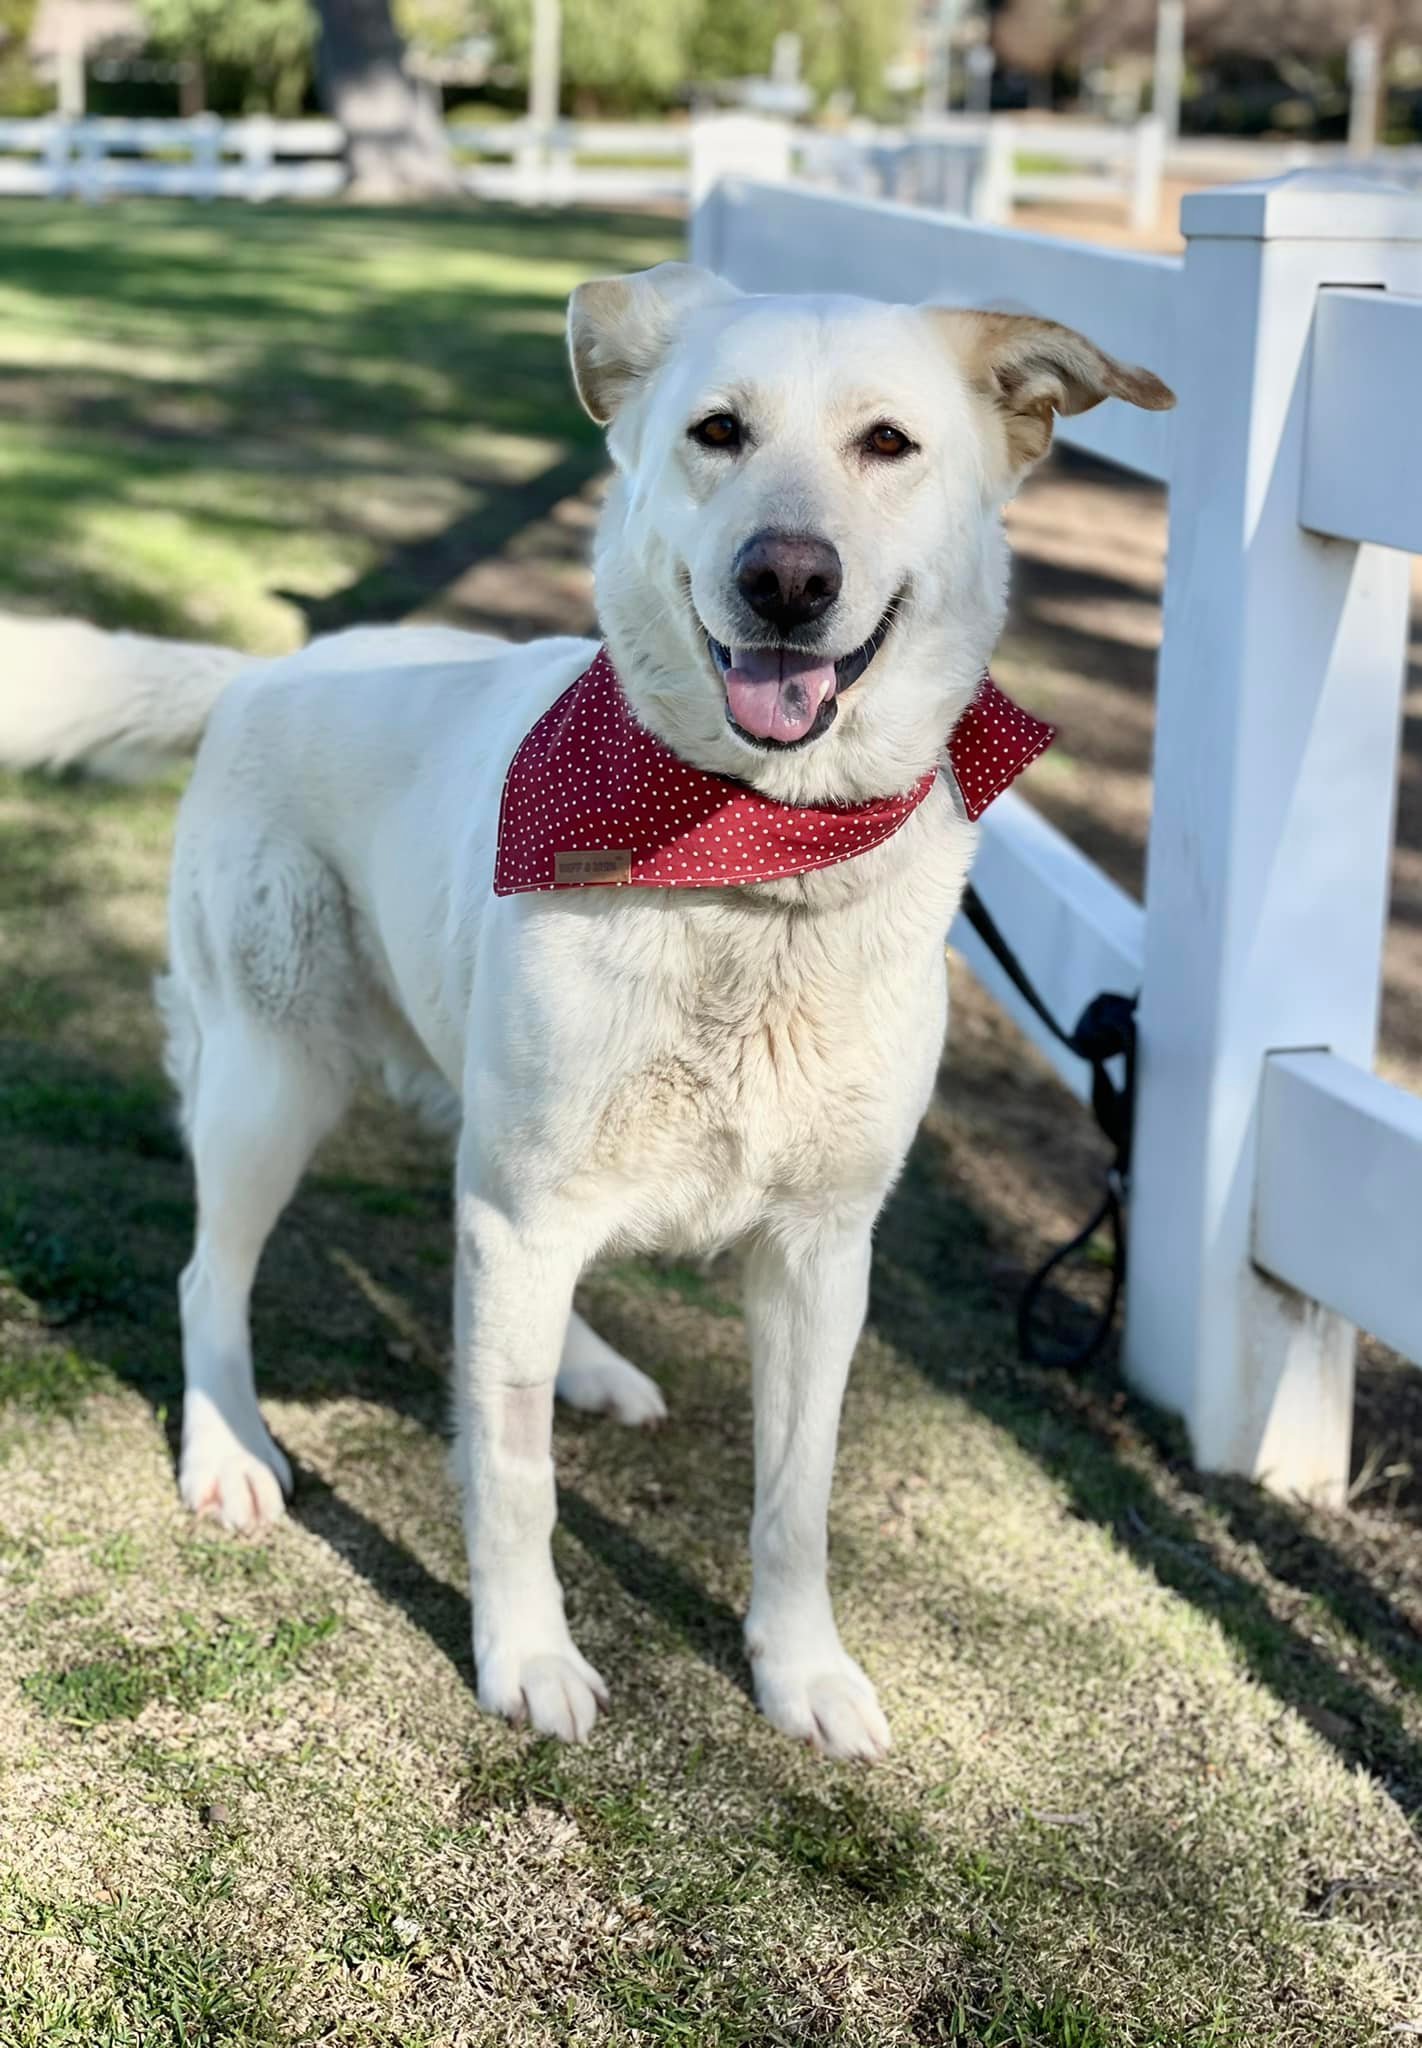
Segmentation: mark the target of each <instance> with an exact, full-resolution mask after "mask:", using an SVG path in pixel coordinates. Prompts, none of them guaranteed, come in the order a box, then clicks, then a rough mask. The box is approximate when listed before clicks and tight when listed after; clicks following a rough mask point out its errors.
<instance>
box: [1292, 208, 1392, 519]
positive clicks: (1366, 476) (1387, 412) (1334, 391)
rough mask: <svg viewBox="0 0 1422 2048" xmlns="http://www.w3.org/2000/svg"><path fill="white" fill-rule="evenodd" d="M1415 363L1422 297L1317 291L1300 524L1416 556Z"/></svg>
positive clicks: (1383, 293) (1387, 293)
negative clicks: (1377, 542) (1373, 542)
mask: <svg viewBox="0 0 1422 2048" xmlns="http://www.w3.org/2000/svg"><path fill="white" fill-rule="evenodd" d="M1419 225H1422V208H1419ZM1419 369H1422V298H1411V297H1405V296H1403V295H1401V294H1399V293H1395V292H1378V291H1344V290H1341V289H1338V288H1334V289H1332V290H1328V291H1323V292H1320V293H1319V295H1318V311H1317V312H1316V314H1315V315H1314V325H1313V362H1312V369H1311V373H1310V379H1309V408H1308V441H1307V444H1306V448H1305V455H1304V471H1303V484H1302V488H1301V491H1300V496H1299V519H1300V521H1301V523H1302V524H1303V525H1304V526H1307V527H1311V528H1312V529H1313V530H1314V532H1316V533H1326V534H1331V535H1333V536H1334V537H1335V538H1337V539H1340V540H1353V541H1379V542H1381V543H1382V544H1383V545H1384V546H1385V547H1393V548H1404V549H1406V550H1407V551H1408V552H1409V553H1411V554H1422V488H1419V483H1418V479H1419V478H1422V405H1419V404H1418V401H1417V377H1418V371H1419Z"/></svg>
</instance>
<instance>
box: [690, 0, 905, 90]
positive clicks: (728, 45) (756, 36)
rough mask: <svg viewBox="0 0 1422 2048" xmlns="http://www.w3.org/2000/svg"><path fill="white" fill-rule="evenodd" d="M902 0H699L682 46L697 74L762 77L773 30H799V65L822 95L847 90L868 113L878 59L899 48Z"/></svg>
mask: <svg viewBox="0 0 1422 2048" xmlns="http://www.w3.org/2000/svg"><path fill="white" fill-rule="evenodd" d="M907 14H908V9H907V5H906V0H700V4H699V5H698V7H697V10H696V21H695V25H694V28H693V31H692V35H691V41H690V45H689V49H688V57H689V60H690V62H689V67H688V68H689V70H690V73H691V75H692V76H693V77H694V78H695V79H697V80H700V81H709V80H715V79H722V78H752V77H762V76H764V74H765V73H766V72H767V71H769V69H770V58H771V52H772V50H773V49H774V47H775V38H776V37H777V36H778V35H780V34H781V33H782V32H787V31H788V32H790V33H793V34H795V35H798V36H799V38H800V53H801V56H800V63H801V71H802V74H803V76H804V78H805V79H806V81H807V83H808V84H809V85H810V86H811V87H812V88H813V89H814V91H815V93H816V96H817V97H818V98H820V99H825V98H827V97H828V96H829V95H830V94H831V93H835V92H842V91H847V92H849V93H850V94H851V95H852V96H853V99H854V103H855V105H856V106H857V107H858V108H859V109H860V110H861V111H862V112H865V113H873V112H874V111H875V110H876V109H877V107H878V105H879V103H880V101H881V100H882V98H883V95H884V66H885V65H886V64H888V63H890V62H891V61H892V59H893V58H895V57H897V56H898V55H899V54H900V52H901V51H902V49H903V45H904V40H905V30H906V25H907Z"/></svg>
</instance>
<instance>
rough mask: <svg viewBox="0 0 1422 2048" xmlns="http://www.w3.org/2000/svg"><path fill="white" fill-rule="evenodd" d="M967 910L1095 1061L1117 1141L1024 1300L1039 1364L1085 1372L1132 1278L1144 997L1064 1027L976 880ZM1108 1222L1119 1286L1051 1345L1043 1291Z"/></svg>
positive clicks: (1046, 1019)
mask: <svg viewBox="0 0 1422 2048" xmlns="http://www.w3.org/2000/svg"><path fill="white" fill-rule="evenodd" d="M963 915H964V916H965V917H966V918H967V920H968V923H969V924H970V925H971V926H972V928H973V930H974V931H975V932H976V933H977V935H978V937H979V938H980V939H981V940H982V942H983V944H984V945H985V946H986V947H987V949H988V951H989V952H990V953H991V954H992V957H993V959H994V960H996V962H997V964H998V966H999V967H1000V968H1001V969H1002V971H1003V973H1004V974H1005V975H1006V976H1007V978H1008V980H1009V981H1010V982H1011V983H1012V985H1013V987H1014V988H1015V989H1016V990H1017V992H1018V994H1019V995H1020V996H1021V997H1022V999H1023V1001H1024V1002H1026V1003H1028V1004H1030V1006H1031V1008H1032V1009H1033V1010H1034V1011H1035V1012H1036V1014H1037V1015H1038V1016H1039V1017H1040V1018H1041V1020H1042V1022H1043V1023H1044V1024H1045V1025H1046V1027H1047V1029H1048V1030H1049V1031H1050V1032H1051V1034H1052V1036H1053V1038H1055V1039H1056V1040H1057V1042H1058V1043H1059V1044H1061V1045H1064V1046H1065V1047H1066V1048H1067V1051H1068V1052H1074V1053H1075V1054H1076V1056H1077V1058H1078V1059H1082V1060H1085V1061H1086V1063H1087V1064H1088V1066H1089V1067H1090V1068H1091V1107H1092V1109H1093V1111H1094V1112H1095V1116H1096V1121H1097V1123H1098V1124H1099V1125H1100V1126H1101V1129H1102V1130H1103V1131H1104V1132H1105V1134H1106V1136H1107V1137H1108V1138H1109V1139H1110V1141H1111V1143H1112V1144H1113V1145H1114V1146H1115V1148H1116V1156H1115V1158H1114V1159H1113V1160H1112V1162H1111V1164H1110V1166H1109V1168H1108V1169H1107V1173H1106V1191H1105V1193H1104V1194H1103V1196H1102V1198H1101V1201H1100V1203H1099V1205H1098V1206H1097V1208H1096V1209H1095V1210H1094V1211H1093V1213H1092V1216H1091V1218H1090V1220H1089V1222H1087V1223H1084V1224H1083V1225H1082V1227H1081V1229H1080V1230H1079V1231H1078V1232H1077V1234H1076V1236H1075V1237H1074V1238H1072V1240H1071V1242H1070V1243H1069V1244H1064V1245H1063V1246H1062V1247H1061V1249H1060V1251H1055V1252H1053V1253H1052V1256H1051V1257H1050V1258H1049V1259H1048V1260H1047V1261H1046V1263H1045V1264H1044V1265H1042V1266H1039V1267H1038V1269H1037V1271H1036V1272H1035V1273H1034V1274H1033V1275H1032V1277H1031V1279H1030V1280H1029V1281H1028V1282H1027V1285H1026V1286H1025V1287H1024V1288H1023V1290H1022V1298H1021V1300H1020V1301H1019V1302H1018V1304H1017V1348H1018V1350H1019V1351H1020V1353H1021V1355H1022V1356H1023V1358H1025V1359H1027V1360H1028V1361H1029V1363H1031V1364H1033V1365H1050V1366H1057V1367H1060V1368H1061V1369H1062V1370H1064V1371H1067V1372H1080V1371H1081V1370H1082V1369H1083V1368H1084V1367H1085V1366H1088V1365H1090V1364H1091V1362H1092V1360H1093V1359H1094V1358H1096V1357H1097V1356H1098V1355H1099V1353H1100V1352H1101V1350H1102V1348H1103V1346H1104V1345H1105V1343H1106V1340H1107V1338H1108V1337H1109V1336H1110V1334H1111V1327H1112V1325H1113V1323H1114V1322H1115V1320H1116V1305H1117V1303H1118V1302H1119V1301H1120V1299H1121V1289H1122V1287H1123V1286H1124V1285H1125V1281H1126V1218H1125V1209H1124V1203H1125V1198H1126V1190H1127V1187H1128V1186H1129V1183H1130V1175H1131V1123H1132V1113H1133V1111H1134V1108H1135V1093H1136V999H1135V997H1134V996H1120V995H1099V996H1097V997H1096V998H1095V999H1094V1000H1093V1001H1092V1002H1089V1003H1088V1004H1087V1006H1086V1008H1085V1009H1084V1010H1083V1011H1082V1013H1081V1015H1080V1017H1079V1018H1078V1019H1077V1025H1076V1029H1075V1031H1071V1032H1067V1031H1063V1029H1062V1027H1061V1025H1060V1024H1058V1022H1057V1020H1056V1018H1055V1017H1054V1016H1053V1015H1052V1013H1051V1011H1050V1010H1049V1009H1048V1008H1047V1006H1046V1004H1045V1003H1044V1002H1043V1001H1042V998H1041V997H1040V996H1039V995H1038V993H1037V991H1036V989H1035V988H1033V986H1032V984H1031V982H1030V981H1029V980H1028V978H1027V972H1026V969H1025V968H1024V967H1023V965H1022V963H1021V961H1020V960H1019V959H1018V958H1017V955H1016V954H1015V953H1014V952H1013V950H1012V948H1011V947H1010V946H1009V945H1008V943H1007V941H1006V939H1005V938H1004V937H1003V936H1002V933H1001V932H1000V931H999V930H998V928H997V926H996V924H995V923H994V922H993V919H992V916H991V915H990V913H989V912H988V910H987V908H986V906H985V905H984V903H983V900H982V898H981V897H980V896H979V894H978V892H977V890H976V889H975V888H974V887H973V886H972V884H971V883H969V885H968V888H967V890H966V891H965V892H964V896H963ZM1117 1058H1120V1059H1122V1060H1124V1062H1125V1069H1126V1073H1125V1085H1124V1087H1117V1085H1116V1083H1115V1081H1114V1080H1113V1079H1112V1078H1111V1076H1110V1074H1109V1073H1108V1072H1107V1071H1106V1066H1107V1062H1108V1061H1109V1060H1113V1059H1117ZM1103 1223H1105V1224H1106V1225H1107V1226H1108V1228H1109V1230H1110V1233H1111V1287H1110V1291H1109V1293H1108V1295H1107V1297H1106V1305H1105V1307H1104V1308H1103V1309H1102V1311H1101V1314H1100V1315H1099V1316H1098V1318H1097V1320H1096V1322H1095V1323H1094V1324H1093V1325H1092V1327H1091V1330H1090V1331H1089V1333H1088V1334H1087V1336H1086V1337H1085V1338H1084V1339H1083V1341H1082V1342H1081V1343H1080V1344H1077V1345H1056V1346H1053V1347H1051V1348H1044V1346H1043V1344H1042V1342H1041V1340H1040V1339H1039V1338H1038V1336H1037V1335H1036V1333H1035V1331H1034V1330H1033V1327H1032V1322H1033V1316H1034V1314H1035V1312H1036V1308H1037V1303H1038V1300H1039V1298H1040V1296H1041V1294H1042V1290H1043V1289H1044V1288H1045V1287H1046V1285H1047V1282H1048V1281H1049V1280H1050V1279H1051V1277H1052V1275H1053V1273H1055V1271H1056V1270H1057V1267H1058V1266H1060V1265H1063V1264H1064V1263H1065V1262H1066V1260H1068V1259H1070V1258H1071V1257H1072V1256H1073V1255H1074V1254H1075V1253H1077V1252H1079V1251H1080V1250H1081V1249H1082V1247H1083V1246H1084V1245H1087V1244H1089V1243H1090V1242H1091V1240H1092V1238H1093V1237H1094V1236H1095V1235H1096V1233H1097V1231H1098V1230H1099V1229H1100V1228H1101V1226H1102V1224H1103Z"/></svg>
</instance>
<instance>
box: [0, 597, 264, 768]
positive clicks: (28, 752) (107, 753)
mask: <svg viewBox="0 0 1422 2048" xmlns="http://www.w3.org/2000/svg"><path fill="white" fill-rule="evenodd" d="M250 658H251V657H250V656H248V655H243V654H238V653H235V652H234V651H233V650H232V649H231V648H227V647H202V646H198V645H196V644H193V643H191V642H188V641H182V640H149V639H145V638H143V637H142V636H141V635H139V634H137V633H101V632H99V631H98V630H97V629H96V628H95V627H93V626H86V625H81V624H80V623H79V622H78V621H77V620H70V619H27V618H18V617H14V616H12V615H10V614H0V766H2V767H6V768H50V769H59V768H70V767H84V768H87V769H89V770H90V771H91V772H92V773H94V774H96V775H105V776H109V777H112V778H113V779H115V780H118V781H124V782H132V781H138V780H141V779H142V778H143V777H144V776H145V775H150V774H154V773H156V772H157V771H158V770H159V769H160V768H161V767H162V766H163V765H164V764H165V763H166V762H168V761H171V760H172V759H173V757H174V756H175V755H179V754H186V753H190V752H191V751H192V749H193V748H194V747H195V746H196V745H197V743H198V741H199V740H200V739H201V737H202V731H203V727H204V726H205V725H206V724H207V721H208V719H209V718H210V717H211V715H212V710H213V707H214V705H215V704H216V703H217V700H218V698H219V697H220V696H221V695H222V692H223V690H224V689H225V688H226V687H227V684H228V683H229V682H230V681H231V679H232V677H233V676H234V675H235V674H236V673H237V671H238V669H239V668H241V667H243V666H244V665H245V663H246V662H247V661H248V660H250Z"/></svg>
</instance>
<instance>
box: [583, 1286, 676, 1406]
mask: <svg viewBox="0 0 1422 2048" xmlns="http://www.w3.org/2000/svg"><path fill="white" fill-rule="evenodd" d="M556 1391H557V1395H558V1399H559V1400H560V1401H566V1402H567V1404H568V1406H569V1407H570V1408H581V1409H584V1410H585V1411H586V1412H587V1413H588V1414H589V1415H612V1416H615V1417H616V1419H617V1421H619V1422H626V1423H629V1424H631V1425H632V1426H633V1427H634V1428H637V1427H645V1426H646V1425H648V1424H649V1423H654V1422H665V1421H666V1419H667V1404H666V1402H665V1401H664V1400H663V1399H662V1390H661V1388H660V1387H659V1386H658V1385H657V1383H656V1381H655V1380H652V1379H648V1377H647V1375H646V1373H644V1372H639V1371H638V1369H637V1367H636V1366H635V1365H633V1364H632V1363H631V1361H630V1360H629V1359H626V1358H624V1357H623V1356H622V1354H621V1352H620V1351H614V1350H613V1348H612V1346H611V1345H610V1344H605V1343H604V1342H603V1340H602V1338H601V1337H599V1335H598V1334H597V1331H596V1330H594V1329H591V1328H590V1327H589V1326H588V1324H587V1323H585V1322H584V1321H583V1319H582V1317H581V1316H580V1315H579V1314H578V1312H577V1310H576V1309H574V1311H573V1313H572V1315H571V1316H570V1317H569V1318H568V1331H567V1335H566V1336H565V1337H564V1339H563V1356H562V1358H561V1359H560V1360H559V1362H558V1380H557V1386H556Z"/></svg>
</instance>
